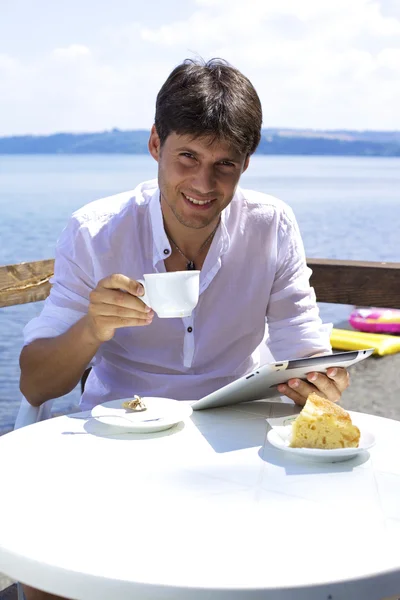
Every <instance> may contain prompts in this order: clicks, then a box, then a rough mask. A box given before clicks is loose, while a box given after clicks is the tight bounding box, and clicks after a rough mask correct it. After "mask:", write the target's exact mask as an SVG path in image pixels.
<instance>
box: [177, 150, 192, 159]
mask: <svg viewBox="0 0 400 600" xmlns="http://www.w3.org/2000/svg"><path fill="white" fill-rule="evenodd" d="M179 156H182V157H183V158H190V159H193V160H195V157H194V156H193V154H191V153H190V152H181V153H180V155H179Z"/></svg>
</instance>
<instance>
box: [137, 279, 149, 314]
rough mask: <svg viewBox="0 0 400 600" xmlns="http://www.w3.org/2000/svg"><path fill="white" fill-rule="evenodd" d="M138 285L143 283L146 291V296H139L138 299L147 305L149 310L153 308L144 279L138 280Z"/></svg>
mask: <svg viewBox="0 0 400 600" xmlns="http://www.w3.org/2000/svg"><path fill="white" fill-rule="evenodd" d="M136 281H137V282H138V283H141V284H142V286H143V289H144V295H143V296H138V298H140V300H142V302H144V303H145V304H147V306H148V307H149V308H151V306H150V300H149V298H148V296H147V294H146V286H145V285H144V279H137V280H136Z"/></svg>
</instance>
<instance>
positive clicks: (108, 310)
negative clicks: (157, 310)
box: [90, 303, 154, 321]
mask: <svg viewBox="0 0 400 600" xmlns="http://www.w3.org/2000/svg"><path fill="white" fill-rule="evenodd" d="M90 312H91V314H92V315H93V317H94V318H96V317H115V318H126V319H140V320H142V321H146V320H148V319H151V320H153V317H154V312H151V313H150V312H144V311H143V310H135V309H132V308H125V307H124V306H118V305H116V304H105V303H102V304H94V305H93V306H92V307H91V309H90Z"/></svg>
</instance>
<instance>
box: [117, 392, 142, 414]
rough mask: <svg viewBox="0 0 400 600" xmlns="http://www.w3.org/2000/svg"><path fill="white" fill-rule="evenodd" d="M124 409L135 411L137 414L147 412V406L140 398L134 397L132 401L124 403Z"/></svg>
mask: <svg viewBox="0 0 400 600" xmlns="http://www.w3.org/2000/svg"><path fill="white" fill-rule="evenodd" d="M122 408H125V409H126V410H134V411H136V412H140V411H142V410H147V406H146V404H145V402H144V401H143V399H142V398H141V397H140V396H133V398H132V400H125V402H123V403H122Z"/></svg>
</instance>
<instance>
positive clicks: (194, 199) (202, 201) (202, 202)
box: [183, 194, 214, 206]
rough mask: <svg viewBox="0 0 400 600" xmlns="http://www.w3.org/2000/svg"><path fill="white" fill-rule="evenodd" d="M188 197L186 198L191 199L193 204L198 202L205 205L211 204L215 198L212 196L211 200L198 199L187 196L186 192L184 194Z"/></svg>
mask: <svg viewBox="0 0 400 600" xmlns="http://www.w3.org/2000/svg"><path fill="white" fill-rule="evenodd" d="M183 195H184V196H185V198H186V200H189V202H191V203H192V204H197V205H199V206H205V205H206V204H210V202H213V200H214V198H211V200H196V198H192V197H191V196H186V194H183Z"/></svg>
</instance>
